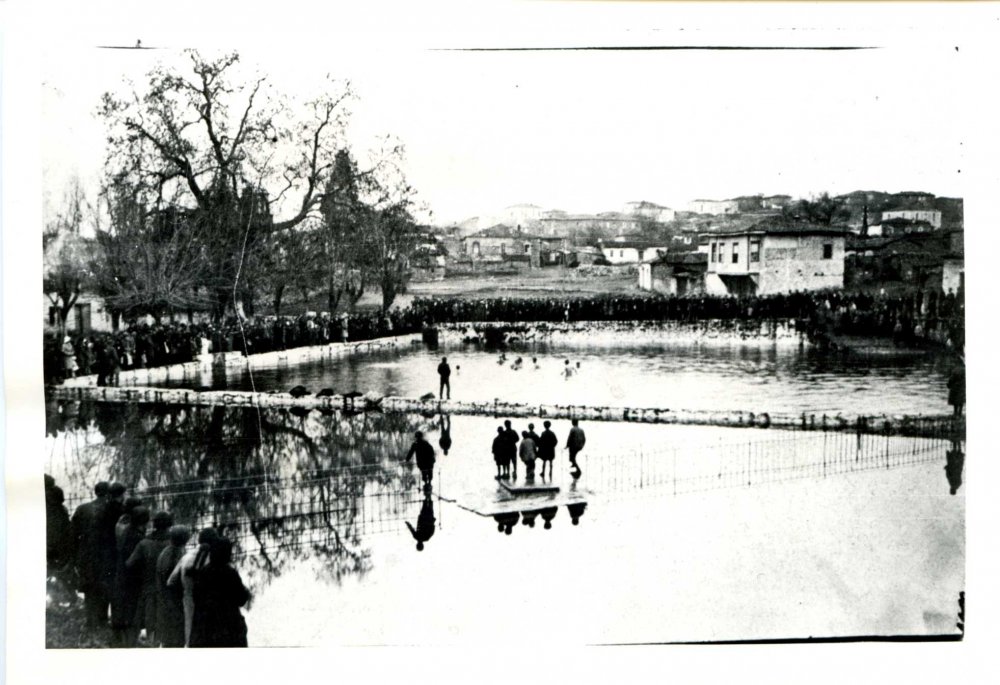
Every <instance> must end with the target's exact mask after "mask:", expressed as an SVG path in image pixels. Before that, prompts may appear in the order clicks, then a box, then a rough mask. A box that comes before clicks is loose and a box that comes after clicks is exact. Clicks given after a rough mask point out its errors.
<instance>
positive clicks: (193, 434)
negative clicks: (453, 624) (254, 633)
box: [46, 403, 434, 587]
mask: <svg viewBox="0 0 1000 685" xmlns="http://www.w3.org/2000/svg"><path fill="white" fill-rule="evenodd" d="M46 418H47V427H46V432H47V434H48V435H51V436H60V437H61V438H62V439H63V445H64V450H66V451H65V452H64V454H63V455H62V456H61V457H60V456H59V455H55V454H53V455H50V461H51V463H50V465H49V466H50V472H51V473H52V475H53V476H54V477H55V478H56V479H57V481H59V482H61V483H65V484H66V490H67V497H66V500H67V504H68V506H69V507H70V508H72V507H74V506H75V505H76V504H77V503H79V502H82V501H83V500H84V499H85V497H86V495H87V493H88V492H89V490H90V489H91V488H92V486H93V484H94V483H95V482H97V481H98V480H117V481H121V482H122V483H125V484H127V485H128V486H129V489H130V491H131V493H132V494H134V495H136V496H139V497H141V498H142V499H143V502H144V503H145V504H146V505H147V506H149V507H150V508H151V509H153V510H154V511H156V510H167V511H170V512H171V513H172V514H173V516H174V519H175V520H176V521H178V522H182V523H185V524H187V525H189V526H191V527H193V528H195V529H200V528H204V527H209V526H212V527H214V528H216V529H217V530H218V532H219V533H220V534H221V535H224V536H225V537H227V538H229V539H230V540H232V541H233V542H234V546H235V550H236V555H235V558H236V562H237V564H238V565H239V566H240V568H241V570H244V571H245V572H246V573H247V578H248V580H249V584H250V585H251V587H253V586H260V585H262V584H266V583H267V582H269V581H270V580H271V579H273V578H274V577H277V576H280V575H281V574H282V573H283V572H284V571H285V570H286V569H288V568H289V567H290V566H292V565H293V564H295V563H297V562H299V561H301V560H304V559H314V560H319V562H320V563H319V564H318V568H319V571H318V575H319V577H320V579H323V580H334V581H339V580H341V579H342V578H343V577H345V576H347V575H363V574H365V573H366V572H367V571H368V570H370V568H371V558H370V557H371V553H370V550H369V549H368V548H367V547H366V546H365V545H364V544H363V543H362V537H363V536H365V535H368V534H371V533H379V532H389V531H390V530H397V529H398V526H399V522H400V520H401V519H402V518H403V516H404V513H405V509H406V505H407V504H408V503H409V502H410V501H412V500H413V499H414V494H415V493H414V490H415V486H416V480H415V478H414V475H413V474H412V473H410V471H409V469H406V468H402V466H401V461H402V460H401V457H402V456H403V455H404V454H405V446H406V440H407V436H408V435H412V434H413V433H414V432H415V431H417V430H419V429H421V428H424V427H425V426H424V424H425V423H426V422H425V421H424V420H423V419H421V418H420V417H413V416H405V415H398V414H380V413H363V414H359V415H355V416H345V415H343V414H337V415H331V416H325V415H323V414H320V413H319V412H310V413H308V414H307V415H304V416H299V415H296V414H295V413H292V412H286V411H281V410H261V411H257V410H255V409H246V408H227V407H211V408H206V407H182V406H156V405H136V404H108V403H62V404H60V403H51V404H50V405H49V406H48V407H47V414H46ZM88 435H90V436H91V437H93V436H95V435H96V436H97V438H96V439H91V438H88V437H86V436H88ZM81 436H83V437H81ZM67 445H68V446H69V447H66V446H67ZM424 507H425V509H426V513H424V512H423V511H422V514H421V517H419V518H418V521H417V527H416V529H414V530H415V531H417V533H416V534H417V536H418V537H423V540H418V541H420V542H425V541H426V540H427V539H429V537H430V535H431V534H433V528H432V526H433V520H434V519H433V506H432V505H431V504H430V502H429V498H428V497H425V498H424Z"/></svg>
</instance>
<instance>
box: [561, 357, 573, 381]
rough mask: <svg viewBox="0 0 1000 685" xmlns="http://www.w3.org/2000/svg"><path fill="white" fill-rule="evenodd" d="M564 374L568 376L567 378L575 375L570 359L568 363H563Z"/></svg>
mask: <svg viewBox="0 0 1000 685" xmlns="http://www.w3.org/2000/svg"><path fill="white" fill-rule="evenodd" d="M563 375H564V376H566V378H569V377H570V376H572V375H573V367H572V366H570V365H569V360H568V359H567V360H566V363H565V364H564V365H563Z"/></svg>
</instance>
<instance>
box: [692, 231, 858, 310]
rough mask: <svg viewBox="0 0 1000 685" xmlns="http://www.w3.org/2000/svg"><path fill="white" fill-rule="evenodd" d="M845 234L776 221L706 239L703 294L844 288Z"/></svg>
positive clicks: (763, 293)
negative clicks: (706, 265) (706, 258)
mask: <svg viewBox="0 0 1000 685" xmlns="http://www.w3.org/2000/svg"><path fill="white" fill-rule="evenodd" d="M846 234H847V230H846V229H843V228H836V227H831V226H820V225H815V224H806V223H801V222H796V221H791V220H787V219H783V218H781V217H774V218H773V219H768V220H765V221H762V222H760V223H757V224H754V225H753V226H751V227H749V228H746V229H742V230H734V231H721V232H718V233H713V234H711V235H709V236H708V267H707V270H706V274H705V291H706V292H707V293H709V294H712V295H727V294H731V295H753V294H758V295H766V294H771V293H782V292H790V291H793V290H822V289H825V288H842V287H843V286H844V244H845V239H846Z"/></svg>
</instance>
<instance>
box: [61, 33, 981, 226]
mask: <svg viewBox="0 0 1000 685" xmlns="http://www.w3.org/2000/svg"><path fill="white" fill-rule="evenodd" d="M105 42H108V43H112V44H115V43H117V44H127V45H131V44H134V42H135V40H134V39H133V38H128V39H125V38H122V39H120V40H117V41H114V40H108V41H105ZM150 42H155V41H149V40H147V41H144V44H146V45H149V44H150ZM261 43H262V41H253V42H251V43H246V44H241V43H233V44H232V45H231V46H227V47H232V48H236V49H239V51H240V53H241V56H242V57H243V60H244V62H245V63H246V64H247V65H253V66H257V67H259V69H260V70H261V71H263V72H264V73H267V74H269V75H270V77H271V78H272V80H273V82H274V83H275V85H276V86H277V87H278V88H280V89H281V90H283V91H285V92H287V93H289V94H290V95H293V96H297V95H302V96H305V95H306V94H308V93H309V92H310V91H312V90H314V89H315V88H317V87H319V85H320V84H321V83H322V82H323V75H324V74H325V73H327V72H329V73H331V74H332V75H334V76H337V77H341V78H347V79H350V80H351V81H352V83H353V85H354V89H355V91H356V93H357V95H358V98H359V99H358V101H357V102H355V103H354V105H353V112H354V115H353V118H352V122H353V125H352V131H351V138H352V141H353V143H352V144H353V146H354V147H355V148H356V149H359V150H360V149H362V148H364V147H365V146H366V145H369V144H370V143H371V142H372V141H373V140H374V137H375V136H376V135H378V134H381V133H388V134H392V135H394V136H396V137H398V138H399V139H400V140H401V141H402V142H403V143H404V144H405V145H406V149H407V164H406V171H407V175H408V178H409V180H410V182H411V184H412V185H413V186H414V187H415V188H416V190H417V191H418V193H419V198H420V200H421V201H422V202H424V203H425V204H426V205H427V206H428V207H429V208H430V209H431V210H432V211H433V213H434V220H435V222H448V221H454V220H461V219H464V218H467V217H470V216H475V215H480V214H490V213H493V212H496V211H498V210H500V209H502V208H503V207H505V206H508V205H511V204H515V203H534V204H537V205H541V206H542V207H545V208H558V209H564V210H567V211H574V212H576V211H579V212H596V211H607V210H615V209H619V208H620V207H621V205H622V204H623V203H625V202H627V201H630V200H650V201H653V202H658V203H660V204H664V205H667V206H670V207H675V208H678V209H682V208H684V206H685V205H686V204H687V203H688V202H689V201H690V200H692V199H695V198H717V199H721V198H726V197H732V196H736V195H743V194H754V193H764V194H776V193H785V194H790V195H793V196H805V195H810V194H814V193H818V192H822V191H829V192H830V193H834V194H836V193H842V192H848V191H851V190H856V189H875V190H887V191H899V190H926V191H929V192H932V193H936V194H938V195H948V196H960V195H962V194H963V192H962V187H963V186H962V176H961V173H960V169H961V168H962V158H963V140H962V127H961V125H960V121H959V118H958V117H959V114H958V112H959V110H960V104H961V102H962V97H961V95H962V93H961V87H962V81H961V79H960V78H959V75H960V73H961V67H962V55H961V53H960V52H958V51H956V50H955V49H954V48H953V47H951V46H947V45H939V46H934V45H923V46H921V47H907V46H900V47H887V48H883V49H875V50H859V51H850V52H847V51H814V52H800V51H795V52H789V51H669V52H664V51H659V52H652V51H621V52H613V51H600V52H593V51H591V52H584V51H558V52H459V51H439V50H428V49H422V48H418V47H402V48H399V49H393V50H387V49H384V48H380V49H379V50H378V51H375V50H372V49H371V48H365V47H356V46H355V47H352V49H350V50H347V49H345V50H342V51H340V52H338V51H336V50H334V49H332V48H330V47H329V46H327V45H317V44H316V43H315V42H310V41H305V43H306V44H307V45H308V47H304V46H303V45H301V44H298V43H296V42H295V41H293V40H280V41H268V45H267V47H261ZM160 47H164V46H162V45H161V46H160ZM203 52H205V54H217V53H218V52H219V50H218V49H213V48H208V49H206V50H204V51H203ZM178 54H179V50H178V49H175V48H171V47H166V48H165V49H161V50H105V49H99V48H95V47H87V46H86V45H76V46H73V47H71V48H66V49H62V50H59V51H49V52H47V53H46V54H45V59H44V62H43V76H44V79H45V90H44V93H43V100H42V105H43V110H42V112H43V118H44V120H45V121H44V124H45V125H44V127H43V130H44V131H46V135H45V136H44V139H43V141H42V145H43V165H44V174H45V176H44V184H45V191H46V194H47V202H48V203H51V202H52V201H53V198H58V197H59V196H60V195H61V193H62V188H63V187H64V186H65V183H66V178H67V176H68V175H69V174H71V173H75V172H76V173H79V174H80V175H81V176H82V177H83V178H84V179H85V181H86V182H87V183H88V184H90V185H91V186H92V184H93V183H94V182H95V179H96V178H97V174H98V172H99V169H100V164H101V161H102V159H103V156H104V147H103V141H104V132H103V129H102V125H101V122H100V121H99V120H98V119H97V118H96V117H95V116H94V112H95V110H96V107H97V104H98V101H99V97H100V95H101V93H102V92H104V91H106V90H119V91H120V90H122V89H123V88H124V87H125V86H124V85H123V83H122V79H123V77H127V78H131V79H133V80H135V81H137V82H140V83H141V81H142V77H143V74H144V73H145V72H146V71H148V69H149V68H150V67H151V66H153V64H154V63H155V62H156V61H158V60H168V61H170V60H177V58H178Z"/></svg>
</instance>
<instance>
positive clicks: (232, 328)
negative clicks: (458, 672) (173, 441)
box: [45, 290, 965, 384]
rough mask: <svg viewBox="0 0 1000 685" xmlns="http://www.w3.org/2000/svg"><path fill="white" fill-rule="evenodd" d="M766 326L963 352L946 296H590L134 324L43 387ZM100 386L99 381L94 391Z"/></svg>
mask: <svg viewBox="0 0 1000 685" xmlns="http://www.w3.org/2000/svg"><path fill="white" fill-rule="evenodd" d="M706 320H723V321H745V322H751V323H752V322H761V323H774V322H776V321H779V320H785V321H790V320H791V321H795V322H797V324H798V325H799V326H800V330H804V331H806V332H808V333H809V334H810V335H819V336H821V337H822V336H823V335H825V334H826V335H828V334H830V333H846V334H853V335H870V336H885V337H890V336H891V337H892V338H894V339H895V340H896V341H897V342H899V343H900V344H912V343H919V342H922V341H927V340H931V341H934V342H937V343H941V344H947V343H949V342H950V344H952V345H955V346H957V347H961V345H962V344H963V343H964V320H965V312H964V302H963V299H962V298H961V297H960V296H956V295H955V294H954V293H951V292H948V293H943V292H941V291H937V290H928V291H916V292H912V293H908V294H905V295H899V296H888V295H885V294H884V293H881V294H878V295H869V294H864V293H846V292H843V291H821V292H816V291H811V292H806V291H802V292H791V293H783V294H775V295H752V296H743V297H735V296H722V297H720V296H710V295H701V296H685V297H669V296H660V295H652V294H643V295H603V296H595V297H588V298H567V297H560V298H556V297H552V298H510V297H497V298H480V299H464V298H421V299H416V300H414V301H413V303H412V304H411V305H410V306H409V307H407V308H399V307H396V308H393V309H392V310H390V311H388V312H386V313H384V314H382V313H378V312H355V313H351V314H342V315H340V316H338V317H330V316H329V315H328V314H327V313H325V312H324V313H321V314H319V315H316V314H312V313H309V314H304V315H302V316H299V317H258V318H252V319H247V320H243V321H239V320H237V319H235V318H231V319H229V320H227V321H224V322H221V323H217V324H216V323H168V324H157V325H152V326H150V325H146V324H136V325H131V326H128V327H127V328H125V329H124V330H121V331H118V332H116V333H113V334H110V333H96V334H90V335H82V336H77V337H76V338H75V339H74V338H66V339H64V340H61V341H60V340H59V339H57V338H56V337H54V336H50V337H48V338H47V339H46V344H45V369H46V380H47V381H48V382H56V381H58V380H61V379H63V378H66V377H71V376H73V375H77V374H80V375H87V374H91V373H97V374H98V375H99V376H103V377H104V378H103V380H104V381H105V382H107V383H108V384H113V383H114V374H115V372H116V371H117V370H118V369H132V368H146V367H151V366H163V365H166V364H175V363H183V362H188V361H192V360H194V359H196V358H197V356H198V355H199V354H206V353H215V352H234V351H238V352H243V353H245V354H255V353H259V352H271V351H274V350H285V349H291V348H295V347H304V346H310V345H323V344H327V343H331V342H347V341H354V340H370V339H373V338H379V337H384V336H389V335H399V334H404V333H416V332H418V331H420V330H421V329H422V328H426V327H427V326H433V325H434V324H439V323H456V322H475V321H502V322H511V323H530V322H581V321H680V322H695V321H706ZM102 384H103V383H102Z"/></svg>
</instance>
